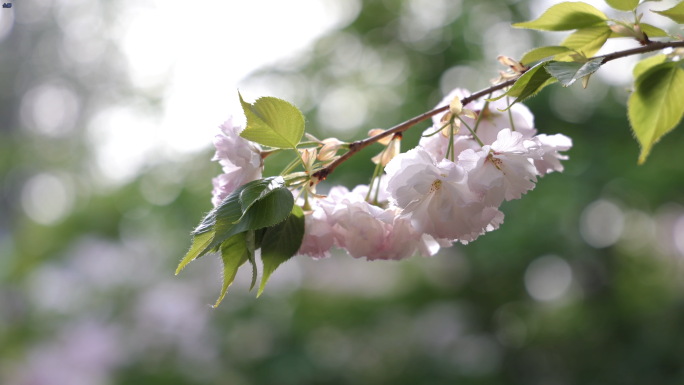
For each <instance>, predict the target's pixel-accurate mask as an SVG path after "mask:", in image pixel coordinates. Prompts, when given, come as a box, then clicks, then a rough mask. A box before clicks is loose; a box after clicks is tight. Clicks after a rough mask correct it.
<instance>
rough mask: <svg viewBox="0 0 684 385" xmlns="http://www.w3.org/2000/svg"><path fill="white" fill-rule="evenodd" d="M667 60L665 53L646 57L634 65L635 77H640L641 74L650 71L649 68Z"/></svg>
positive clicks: (633, 72)
mask: <svg viewBox="0 0 684 385" xmlns="http://www.w3.org/2000/svg"><path fill="white" fill-rule="evenodd" d="M665 60H667V56H666V55H663V54H659V55H655V56H651V57H649V58H646V59H644V60H642V61H640V62H638V63H637V64H636V66H634V70H633V71H632V74H633V75H634V79H637V78H639V76H641V74H643V73H644V72H646V71H648V70H649V69H651V68H653V67H655V66H657V65H658V64H661V63H665Z"/></svg>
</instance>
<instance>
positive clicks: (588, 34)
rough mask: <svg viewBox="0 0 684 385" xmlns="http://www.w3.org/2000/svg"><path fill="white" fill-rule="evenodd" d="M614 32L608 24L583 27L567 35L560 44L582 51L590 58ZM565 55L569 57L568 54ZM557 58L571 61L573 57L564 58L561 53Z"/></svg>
mask: <svg viewBox="0 0 684 385" xmlns="http://www.w3.org/2000/svg"><path fill="white" fill-rule="evenodd" d="M612 32H613V31H611V29H610V28H608V26H607V25H602V26H598V27H591V28H583V29H580V30H578V31H576V32H574V33H573V34H572V35H570V36H568V37H566V38H565V40H563V41H562V42H561V43H560V45H562V46H563V47H568V48H572V49H574V50H575V51H577V52H582V53H584V56H586V57H588V58H590V57H592V56H594V55H595V54H596V52H598V50H600V49H601V47H603V44H605V43H606V40H608V36H610V34H611V33H612ZM563 56H565V57H567V56H568V55H563ZM557 60H564V61H571V60H572V59H570V58H569V57H567V58H562V57H561V55H558V57H557Z"/></svg>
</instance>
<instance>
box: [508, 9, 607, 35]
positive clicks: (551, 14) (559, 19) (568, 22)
mask: <svg viewBox="0 0 684 385" xmlns="http://www.w3.org/2000/svg"><path fill="white" fill-rule="evenodd" d="M607 19H608V18H607V17H606V15H605V14H604V13H603V12H601V11H599V10H598V9H596V8H594V7H592V6H591V5H589V4H587V3H582V2H566V3H560V4H556V5H554V6H552V7H551V8H549V9H547V10H546V12H544V14H543V15H541V17H539V19H537V20H534V21H528V22H524V23H516V24H513V27H515V28H528V29H537V30H540V31H570V30H572V29H580V28H587V27H593V26H596V25H599V24H601V23H603V24H605V21H606V20H607Z"/></svg>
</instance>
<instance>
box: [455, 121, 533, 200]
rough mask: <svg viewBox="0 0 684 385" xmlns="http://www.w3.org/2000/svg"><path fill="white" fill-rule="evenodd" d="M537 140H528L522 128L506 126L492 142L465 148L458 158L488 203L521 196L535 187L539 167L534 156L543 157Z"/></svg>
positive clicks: (474, 188) (473, 185)
mask: <svg viewBox="0 0 684 385" xmlns="http://www.w3.org/2000/svg"><path fill="white" fill-rule="evenodd" d="M539 147H540V144H539V142H538V141H537V140H525V139H523V136H522V134H520V133H519V132H512V131H511V130H509V129H504V130H502V131H500V132H499V135H498V137H497V140H496V141H495V142H494V143H493V144H492V145H491V146H484V147H482V149H480V150H478V151H475V150H466V151H463V152H462V153H461V155H460V156H459V158H458V160H459V163H460V164H461V165H463V167H464V168H465V170H466V171H467V172H468V178H469V180H468V182H469V185H470V187H471V188H472V190H473V191H475V192H477V193H478V194H480V195H481V196H482V198H483V203H484V204H485V205H487V206H493V207H499V206H500V205H501V203H502V202H503V200H504V199H505V200H512V199H520V198H521V196H522V194H525V193H527V192H528V191H530V190H532V189H533V188H534V187H535V182H537V169H536V168H535V167H534V164H533V163H532V159H531V158H541V156H542V151H541V149H539Z"/></svg>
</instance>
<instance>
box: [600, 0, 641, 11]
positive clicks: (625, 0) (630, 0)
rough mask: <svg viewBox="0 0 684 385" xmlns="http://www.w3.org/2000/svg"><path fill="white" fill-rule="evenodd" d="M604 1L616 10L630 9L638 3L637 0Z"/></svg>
mask: <svg viewBox="0 0 684 385" xmlns="http://www.w3.org/2000/svg"><path fill="white" fill-rule="evenodd" d="M606 3H608V5H610V6H611V7H613V8H614V9H617V10H618V11H631V10H633V9H634V8H636V7H637V5H639V0H606Z"/></svg>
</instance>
